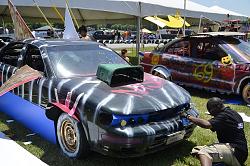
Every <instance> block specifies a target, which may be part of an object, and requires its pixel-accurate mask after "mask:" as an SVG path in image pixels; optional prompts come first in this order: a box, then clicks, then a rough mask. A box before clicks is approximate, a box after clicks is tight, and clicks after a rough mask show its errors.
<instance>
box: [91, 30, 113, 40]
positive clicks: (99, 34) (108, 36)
mask: <svg viewBox="0 0 250 166" xmlns="http://www.w3.org/2000/svg"><path fill="white" fill-rule="evenodd" d="M89 34H90V36H91V37H93V38H94V39H95V40H114V39H115V35H114V34H113V33H111V32H104V31H102V30H97V31H93V32H89Z"/></svg>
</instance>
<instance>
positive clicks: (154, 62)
mask: <svg viewBox="0 0 250 166" xmlns="http://www.w3.org/2000/svg"><path fill="white" fill-rule="evenodd" d="M159 60H160V56H159V55H153V56H152V59H151V64H152V65H158V64H159Z"/></svg>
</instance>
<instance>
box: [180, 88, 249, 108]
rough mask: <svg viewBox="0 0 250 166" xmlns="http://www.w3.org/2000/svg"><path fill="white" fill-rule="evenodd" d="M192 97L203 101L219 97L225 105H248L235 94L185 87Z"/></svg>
mask: <svg viewBox="0 0 250 166" xmlns="http://www.w3.org/2000/svg"><path fill="white" fill-rule="evenodd" d="M184 88H185V89H186V90H187V91H188V92H189V93H190V95H191V96H195V97H200V98H203V99H209V98H211V97H219V98H221V99H222V100H224V101H225V103H229V104H235V103H236V104H237V105H243V106H246V103H244V101H243V99H242V98H241V96H240V95H235V94H230V95H228V94H220V93H219V92H210V91H207V90H203V89H202V90H201V89H195V88H190V87H184Z"/></svg>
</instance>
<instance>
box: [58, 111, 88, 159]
mask: <svg viewBox="0 0 250 166" xmlns="http://www.w3.org/2000/svg"><path fill="white" fill-rule="evenodd" d="M57 139H58V143H59V145H60V148H61V150H62V152H63V154H64V155H66V156H67V157H69V158H74V159H77V158H81V157H84V156H86V155H87V154H88V151H89V145H88V141H87V138H86V135H85V133H84V130H83V127H82V126H81V123H80V122H78V121H77V120H75V119H73V118H72V117H71V116H69V115H68V114H66V113H62V114H61V115H60V116H59V118H58V121H57Z"/></svg>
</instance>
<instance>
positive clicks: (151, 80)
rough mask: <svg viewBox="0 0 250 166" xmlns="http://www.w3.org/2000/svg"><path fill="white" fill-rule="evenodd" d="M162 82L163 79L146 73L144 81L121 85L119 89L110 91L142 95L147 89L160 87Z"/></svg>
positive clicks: (145, 93) (147, 92) (146, 92)
mask: <svg viewBox="0 0 250 166" xmlns="http://www.w3.org/2000/svg"><path fill="white" fill-rule="evenodd" d="M163 84H164V80H162V79H160V78H158V77H155V76H148V75H147V74H146V75H145V78H144V82H142V83H136V84H131V85H126V86H123V87H121V89H118V90H112V92H113V93H121V94H128V95H132V96H137V97H142V96H143V95H147V94H149V91H151V90H154V89H159V88H162V85H163Z"/></svg>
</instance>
